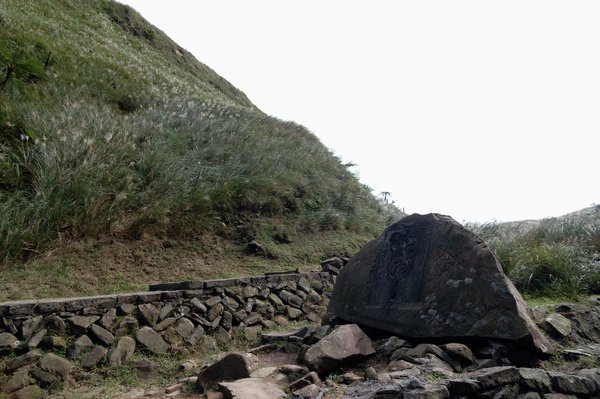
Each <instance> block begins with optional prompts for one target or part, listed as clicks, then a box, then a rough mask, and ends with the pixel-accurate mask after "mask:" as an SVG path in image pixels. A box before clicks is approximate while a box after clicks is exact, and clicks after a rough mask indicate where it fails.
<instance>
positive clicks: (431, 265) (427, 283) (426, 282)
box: [324, 214, 549, 352]
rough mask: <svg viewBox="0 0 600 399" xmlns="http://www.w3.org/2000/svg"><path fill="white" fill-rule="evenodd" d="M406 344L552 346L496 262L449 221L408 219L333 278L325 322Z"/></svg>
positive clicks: (479, 243)
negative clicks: (462, 340)
mask: <svg viewBox="0 0 600 399" xmlns="http://www.w3.org/2000/svg"><path fill="white" fill-rule="evenodd" d="M335 319H339V320H343V321H346V322H352V323H357V324H362V325H365V326H370V327H375V328H378V329H381V330H385V331H388V332H391V333H394V334H397V335H399V336H404V337H422V338H426V337H485V338H499V339H509V340H529V341H531V342H532V343H533V345H534V346H535V348H536V349H537V350H539V351H542V352H546V351H548V350H549V344H548V342H547V340H546V339H545V337H544V336H543V335H542V333H541V332H540V331H539V329H538V328H537V327H536V326H535V324H534V323H533V321H532V320H531V318H530V317H529V314H528V311H527V307H526V305H525V302H524V301H523V299H522V298H521V296H520V294H519V293H518V291H517V290H516V289H515V287H514V286H513V284H512V283H511V282H510V281H509V280H508V278H507V277H506V276H505V275H504V273H503V271H502V267H501V266H500V264H499V263H498V260H497V259H496V257H495V255H494V254H493V253H492V251H491V250H490V249H489V248H488V247H487V245H486V244H485V243H484V242H483V241H482V240H481V239H480V238H479V237H477V236H476V235H474V234H473V233H471V232H470V231H468V230H467V229H465V228H464V227H462V226H461V225H460V224H458V223H457V222H456V221H455V220H453V219H452V218H450V217H449V216H443V215H438V214H428V215H418V214H415V215H411V216H407V217H405V218H404V219H402V220H400V221H399V222H397V223H395V224H393V225H392V226H390V227H388V229H387V230H386V231H385V232H384V233H383V235H381V236H380V237H379V238H378V239H376V240H374V241H371V242H369V243H367V244H366V245H365V246H364V247H363V248H362V249H361V250H360V251H359V252H358V254H356V255H355V256H354V257H353V258H352V259H351V260H350V261H349V262H348V264H347V265H346V266H345V267H344V269H343V270H342V272H341V273H340V274H339V275H338V278H337V282H336V284H335V287H334V289H333V293H332V296H331V300H330V303H329V307H328V309H327V314H326V315H325V319H324V320H325V322H330V321H332V320H335Z"/></svg>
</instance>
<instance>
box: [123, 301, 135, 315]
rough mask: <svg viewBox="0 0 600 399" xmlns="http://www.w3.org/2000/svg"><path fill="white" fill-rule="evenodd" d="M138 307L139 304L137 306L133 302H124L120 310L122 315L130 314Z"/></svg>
mask: <svg viewBox="0 0 600 399" xmlns="http://www.w3.org/2000/svg"><path fill="white" fill-rule="evenodd" d="M136 309H137V306H135V305H134V304H133V303H124V304H122V305H119V312H120V313H121V314H122V315H130V314H132V313H133V312H135V310H136Z"/></svg>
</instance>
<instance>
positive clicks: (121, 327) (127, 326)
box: [115, 316, 139, 335]
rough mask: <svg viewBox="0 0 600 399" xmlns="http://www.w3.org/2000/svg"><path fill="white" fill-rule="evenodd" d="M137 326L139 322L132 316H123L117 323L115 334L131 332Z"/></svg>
mask: <svg viewBox="0 0 600 399" xmlns="http://www.w3.org/2000/svg"><path fill="white" fill-rule="evenodd" d="M138 327H139V322H138V321H137V319H136V318H135V317H133V316H125V317H123V319H121V320H120V321H119V323H118V324H117V328H116V329H115V335H123V334H131V333H133V332H134V331H136V330H137V329H138Z"/></svg>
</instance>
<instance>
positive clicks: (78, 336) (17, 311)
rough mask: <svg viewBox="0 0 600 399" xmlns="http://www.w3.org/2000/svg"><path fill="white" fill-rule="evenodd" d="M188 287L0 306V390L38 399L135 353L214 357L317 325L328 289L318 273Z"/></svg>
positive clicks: (325, 276)
mask: <svg viewBox="0 0 600 399" xmlns="http://www.w3.org/2000/svg"><path fill="white" fill-rule="evenodd" d="M191 283H192V282H186V283H178V284H183V285H184V286H186V287H187V288H186V289H177V290H169V291H151V292H143V293H136V294H121V295H112V296H100V297H87V298H73V299H62V300H46V301H20V302H7V303H2V304H0V316H1V323H0V354H2V355H3V356H4V355H11V356H12V357H11V358H10V359H9V360H7V361H5V362H3V369H2V372H3V373H5V374H10V375H12V376H11V377H10V378H9V379H8V381H6V383H4V384H3V385H2V386H1V387H0V390H1V391H2V392H5V393H12V394H13V396H15V397H39V395H40V392H41V391H40V388H46V387H48V386H60V383H61V381H63V380H65V378H66V377H67V376H69V375H70V373H71V371H72V370H73V368H74V366H75V365H79V366H81V368H83V369H85V370H92V369H94V368H97V367H101V366H103V365H109V366H115V365H120V364H123V363H124V362H126V361H127V360H128V359H130V358H131V356H132V355H133V354H134V352H136V351H142V353H146V354H164V353H169V352H174V351H177V350H179V349H181V348H184V347H190V346H195V345H202V347H204V348H207V349H216V348H217V345H218V344H227V343H229V342H230V341H231V340H232V339H233V336H236V337H243V338H244V339H246V340H248V341H253V340H256V339H258V338H260V336H261V333H262V331H263V329H264V328H270V327H272V326H273V325H274V324H275V323H279V324H287V323H289V320H309V321H312V322H318V321H319V320H320V315H321V314H322V313H323V311H324V306H326V304H327V301H328V299H327V296H328V294H329V292H330V291H331V288H332V284H331V282H330V281H329V274H328V273H322V272H318V273H295V274H274V275H269V276H264V277H252V278H251V277H247V278H238V279H231V280H213V281H203V282H197V283H194V284H191ZM154 288H156V287H154ZM75 377H76V376H75ZM27 394H29V396H26V395H27Z"/></svg>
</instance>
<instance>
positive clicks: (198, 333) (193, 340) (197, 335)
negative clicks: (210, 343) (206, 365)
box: [187, 326, 204, 346]
mask: <svg viewBox="0 0 600 399" xmlns="http://www.w3.org/2000/svg"><path fill="white" fill-rule="evenodd" d="M202 336H204V328H202V326H196V328H195V329H194V332H193V333H192V334H191V335H190V336H189V337H188V339H187V342H188V344H190V345H192V346H193V345H196V344H197V343H198V341H200V339H201V338H202Z"/></svg>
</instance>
